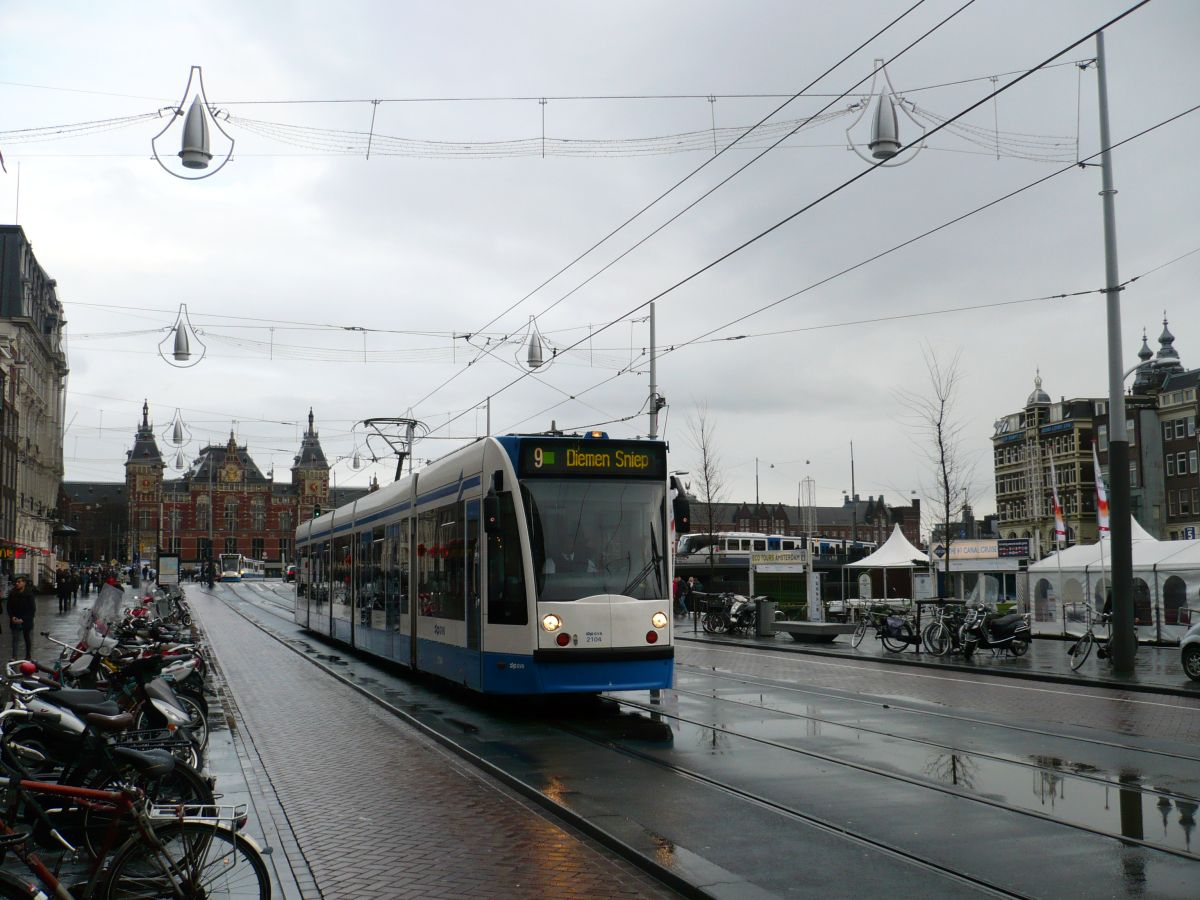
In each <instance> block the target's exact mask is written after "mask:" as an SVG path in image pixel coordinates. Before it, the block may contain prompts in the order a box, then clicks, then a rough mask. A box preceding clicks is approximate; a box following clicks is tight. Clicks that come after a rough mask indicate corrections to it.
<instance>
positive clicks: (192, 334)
mask: <svg viewBox="0 0 1200 900" xmlns="http://www.w3.org/2000/svg"><path fill="white" fill-rule="evenodd" d="M172 339H174V340H173V346H172V348H171V352H170V355H168V354H167V351H166V350H165V349H164V346H165V345H166V343H167V341H170V340H172ZM193 341H195V342H196V343H197V344H199V345H200V352H199V353H195V352H193V351H192V342H193ZM207 350H208V348H207V347H206V346H205V345H204V341H202V340H200V332H199V331H197V330H196V328H195V327H194V326H193V325H192V320H191V319H190V318H189V317H188V311H187V304H186V303H181V304H179V314H178V315H176V317H175V324H174V325H172V326H171V327H170V329H168V331H167V334H166V337H164V338H163V339H162V340H161V341H159V342H158V355H159V356H161V357H162V358H163V359H164V360H166V361H167V362H169V363H170V364H171V365H173V366H174V367H175V368H177V369H190V368H191V367H192V366H194V365H196V364H197V363H199V362H200V360H202V359H204V354H205V352H206V351H207ZM193 357H194V358H193Z"/></svg>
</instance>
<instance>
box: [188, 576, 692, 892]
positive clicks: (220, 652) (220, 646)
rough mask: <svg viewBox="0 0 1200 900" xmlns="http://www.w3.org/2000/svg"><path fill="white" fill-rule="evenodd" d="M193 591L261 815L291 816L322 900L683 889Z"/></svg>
mask: <svg viewBox="0 0 1200 900" xmlns="http://www.w3.org/2000/svg"><path fill="white" fill-rule="evenodd" d="M218 590H220V588H219V589H218ZM188 599H189V602H190V604H191V606H192V609H193V612H194V614H195V615H196V616H198V618H199V619H200V620H201V622H202V623H203V624H204V627H205V629H206V630H207V633H208V635H209V639H210V641H211V643H212V647H213V650H214V652H215V655H216V657H217V659H218V661H219V664H220V667H221V669H222V671H223V672H224V674H225V677H226V678H227V680H228V684H229V686H230V689H231V693H232V695H233V698H234V701H235V703H236V709H237V715H238V723H239V732H241V733H242V734H243V736H244V738H245V740H246V750H247V754H248V757H249V758H248V759H247V760H246V761H245V763H244V764H245V765H247V766H248V768H249V769H250V770H251V772H252V777H251V787H252V788H254V789H256V790H257V791H258V792H259V794H258V796H256V798H255V802H256V805H258V806H260V807H262V808H264V810H265V811H260V816H262V817H263V818H264V819H268V820H271V821H274V822H277V823H284V822H286V825H287V826H288V827H287V828H281V831H285V832H286V831H289V830H290V832H291V836H294V842H295V843H294V848H292V847H290V846H285V848H284V849H285V850H287V852H288V856H289V857H292V856H293V855H295V856H296V858H297V859H299V860H302V861H303V862H302V863H299V868H301V869H302V870H304V871H301V872H300V873H299V874H298V876H297V878H298V880H300V881H302V882H304V879H305V878H306V877H308V876H309V875H310V876H311V884H312V885H313V886H315V889H316V890H318V891H319V893H320V896H322V897H329V898H341V897H345V898H368V897H535V896H554V897H558V896H587V897H666V896H674V894H672V893H671V892H670V891H668V890H667V889H665V888H664V887H663V886H662V885H661V884H660V883H658V882H657V881H655V880H653V879H651V878H650V877H648V876H647V875H645V874H644V873H642V872H641V871H639V870H638V869H636V868H634V867H633V866H631V865H629V864H628V863H626V862H625V861H623V860H620V859H617V858H615V857H614V856H612V854H610V853H609V852H608V851H606V850H603V849H602V848H599V847H597V846H596V845H595V844H594V843H593V842H591V841H590V840H588V839H587V838H585V837H583V836H581V835H578V834H576V833H574V832H572V831H570V830H568V829H566V828H564V827H563V826H561V825H559V824H558V823H556V822H553V821H551V820H549V819H547V818H546V817H545V816H544V815H542V814H541V813H540V812H539V811H537V810H535V809H533V808H532V807H530V806H529V805H528V804H527V803H526V802H525V801H524V800H522V799H520V798H518V797H516V796H515V795H513V794H512V793H510V792H509V791H507V790H505V789H503V788H501V787H499V786H497V785H496V784H494V783H492V782H490V781H488V780H486V779H485V778H484V777H482V776H481V775H480V774H479V773H478V772H476V771H474V770H472V769H471V768H469V767H468V766H466V765H464V764H463V762H462V761H461V760H459V759H457V758H456V757H454V756H451V755H450V754H448V753H447V752H446V751H444V750H443V749H442V748H440V747H439V746H437V745H436V744H435V743H434V742H432V741H430V740H429V739H427V738H424V737H423V736H421V735H419V734H418V733H416V732H415V731H414V730H413V729H411V728H410V727H408V726H406V725H404V724H403V723H402V722H400V721H399V720H397V719H396V718H395V717H394V716H392V715H390V714H389V713H388V712H386V711H384V710H382V709H380V707H379V706H377V705H376V704H374V703H372V702H370V701H369V700H367V699H366V698H364V697H362V696H361V695H360V694H358V693H357V692H355V691H354V690H352V689H351V688H349V687H347V686H345V685H342V684H340V683H338V682H336V681H333V680H332V679H329V678H327V677H325V676H324V675H323V674H322V673H321V672H320V670H319V669H317V668H316V667H314V666H313V665H312V664H311V663H310V662H308V661H307V660H306V659H304V658H302V657H301V656H298V655H297V654H296V653H294V652H292V651H290V650H288V649H287V648H285V647H283V646H282V645H280V644H279V643H278V642H277V641H276V640H274V639H272V638H271V637H269V636H267V635H266V634H264V633H262V632H261V631H259V630H258V629H257V628H255V627H253V626H252V625H250V624H249V623H248V622H247V621H246V620H245V619H244V618H242V617H241V616H238V615H237V614H236V613H234V612H232V611H231V610H229V609H228V608H227V607H226V606H225V605H224V604H223V603H222V602H220V600H218V599H216V597H215V596H214V595H212V594H209V593H207V592H205V591H203V590H200V589H196V588H193V589H189V591H188ZM286 840H287V838H286V837H285V838H284V842H285V843H286ZM293 850H294V853H293ZM305 896H309V894H308V892H307V891H306V892H305Z"/></svg>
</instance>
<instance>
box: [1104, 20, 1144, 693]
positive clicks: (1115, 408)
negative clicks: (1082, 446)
mask: <svg viewBox="0 0 1200 900" xmlns="http://www.w3.org/2000/svg"><path fill="white" fill-rule="evenodd" d="M1107 74H1108V73H1107V65H1106V63H1105V56H1104V32H1103V31H1101V32H1099V33H1097V35H1096V83H1097V88H1098V91H1099V101H1100V102H1099V107H1100V147H1101V154H1100V176H1101V183H1102V189H1101V191H1100V196H1101V198H1102V199H1103V203H1104V276H1105V277H1104V283H1105V288H1104V289H1105V298H1106V302H1105V307H1106V312H1107V319H1108V467H1109V472H1110V474H1111V481H1112V501H1111V502H1112V523H1111V526H1110V527H1111V530H1112V601H1113V602H1112V651H1111V652H1112V665H1113V670H1114V671H1116V672H1119V673H1123V674H1125V673H1130V672H1132V671H1133V666H1134V658H1135V657H1136V656H1137V633H1136V632H1135V631H1134V627H1133V620H1134V610H1133V543H1132V539H1133V527H1132V525H1131V523H1130V501H1129V435H1128V433H1127V431H1126V428H1125V379H1124V373H1123V371H1122V365H1121V293H1120V292H1121V290H1122V288H1121V286H1120V285H1121V282H1120V277H1119V275H1118V274H1117V223H1116V201H1115V197H1116V193H1117V192H1116V189H1115V188H1114V187H1113V173H1112V159H1111V154H1110V152H1109V149H1108V148H1109V146H1110V145H1111V143H1112V141H1111V139H1110V138H1109V128H1108V78H1107Z"/></svg>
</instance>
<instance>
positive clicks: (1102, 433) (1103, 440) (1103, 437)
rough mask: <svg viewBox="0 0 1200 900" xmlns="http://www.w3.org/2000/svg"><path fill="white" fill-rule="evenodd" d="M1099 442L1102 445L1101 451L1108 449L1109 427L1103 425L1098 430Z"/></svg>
mask: <svg viewBox="0 0 1200 900" xmlns="http://www.w3.org/2000/svg"><path fill="white" fill-rule="evenodd" d="M1096 437H1097V442H1098V443H1099V444H1100V449H1101V450H1107V449H1108V426H1107V425H1101V426H1100V427H1099V428H1097V429H1096Z"/></svg>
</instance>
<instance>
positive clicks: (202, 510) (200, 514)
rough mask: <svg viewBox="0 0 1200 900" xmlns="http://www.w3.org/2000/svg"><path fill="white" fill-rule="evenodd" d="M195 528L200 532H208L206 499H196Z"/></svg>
mask: <svg viewBox="0 0 1200 900" xmlns="http://www.w3.org/2000/svg"><path fill="white" fill-rule="evenodd" d="M196 527H197V528H198V529H200V530H201V531H208V528H209V517H208V498H207V497H197V498H196Z"/></svg>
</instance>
